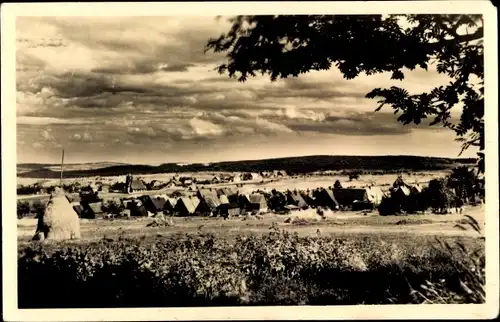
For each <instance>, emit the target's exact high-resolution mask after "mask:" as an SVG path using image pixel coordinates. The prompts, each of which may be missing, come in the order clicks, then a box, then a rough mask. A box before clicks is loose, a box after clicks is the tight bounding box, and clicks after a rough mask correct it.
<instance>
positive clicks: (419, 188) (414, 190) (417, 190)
mask: <svg viewBox="0 0 500 322" xmlns="http://www.w3.org/2000/svg"><path fill="white" fill-rule="evenodd" d="M421 192H422V186H421V185H419V184H415V185H413V186H411V187H410V193H414V194H418V193H421Z"/></svg>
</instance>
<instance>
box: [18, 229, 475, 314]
mask: <svg viewBox="0 0 500 322" xmlns="http://www.w3.org/2000/svg"><path fill="white" fill-rule="evenodd" d="M381 237H383V238H381ZM160 238H161V241H160ZM441 243H449V244H450V245H451V247H449V246H446V245H445V244H441ZM18 269H19V275H18V278H19V292H18V296H19V298H18V300H19V307H20V308H83V307H96V308H103V307H173V306H184V307H186V306H222V305H224V306H228V305H229V306H230V305H304V304H307V305H341V304H344V305H347V304H397V303H424V302H426V303H482V302H483V301H484V290H483V285H484V241H483V240H482V239H480V238H474V239H473V238H465V237H464V238H451V239H450V238H448V239H447V238H444V237H443V239H442V240H439V241H436V240H433V239H432V238H429V237H424V236H403V237H401V236H392V237H391V236H385V235H384V236H380V237H376V236H371V237H359V236H356V237H326V236H325V237H321V236H313V237H298V236H297V235H294V234H290V233H287V232H284V231H280V230H278V229H276V228H275V229H272V230H271V231H270V232H269V233H268V234H266V235H263V236H258V235H251V236H249V237H248V236H246V237H245V236H239V237H237V238H236V239H235V240H228V239H225V238H220V237H217V236H215V235H210V234H208V235H206V234H205V235H203V234H199V235H187V234H179V235H173V236H168V237H167V236H161V237H160V236H157V237H156V238H147V239H143V240H139V239H136V240H131V239H118V240H102V241H99V242H92V243H86V244H85V243H80V244H72V245H70V244H67V245H63V244H57V243H56V244H50V243H48V244H43V245H42V244H36V245H32V246H29V247H27V248H25V249H21V250H20V251H19V258H18ZM46 290H50V291H51V292H50V295H48V294H47V296H40V294H41V292H45V291H46Z"/></svg>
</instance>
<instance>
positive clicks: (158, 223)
mask: <svg viewBox="0 0 500 322" xmlns="http://www.w3.org/2000/svg"><path fill="white" fill-rule="evenodd" d="M172 226H174V221H173V220H172V218H169V217H167V216H165V215H163V214H158V215H156V216H155V218H154V221H153V222H150V223H149V224H147V225H146V227H172Z"/></svg>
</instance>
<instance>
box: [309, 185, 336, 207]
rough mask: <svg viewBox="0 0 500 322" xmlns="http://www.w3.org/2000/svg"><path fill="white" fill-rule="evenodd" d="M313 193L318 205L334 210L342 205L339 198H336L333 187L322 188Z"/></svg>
mask: <svg viewBox="0 0 500 322" xmlns="http://www.w3.org/2000/svg"><path fill="white" fill-rule="evenodd" d="M313 195H314V202H315V204H316V206H319V207H324V208H328V209H332V210H333V209H339V208H340V205H339V203H338V202H337V199H335V196H334V194H333V190H332V189H329V188H328V189H325V188H320V189H319V190H316V191H315V192H314V193H313Z"/></svg>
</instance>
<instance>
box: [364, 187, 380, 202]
mask: <svg viewBox="0 0 500 322" xmlns="http://www.w3.org/2000/svg"><path fill="white" fill-rule="evenodd" d="M366 194H367V196H368V200H369V201H370V202H373V203H379V202H381V201H382V197H383V196H384V195H385V194H384V192H383V191H382V189H380V188H379V187H370V188H367V189H366Z"/></svg>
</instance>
